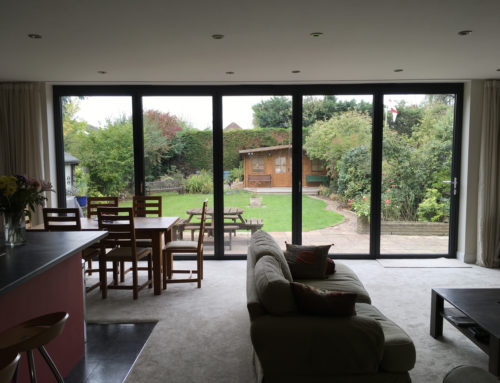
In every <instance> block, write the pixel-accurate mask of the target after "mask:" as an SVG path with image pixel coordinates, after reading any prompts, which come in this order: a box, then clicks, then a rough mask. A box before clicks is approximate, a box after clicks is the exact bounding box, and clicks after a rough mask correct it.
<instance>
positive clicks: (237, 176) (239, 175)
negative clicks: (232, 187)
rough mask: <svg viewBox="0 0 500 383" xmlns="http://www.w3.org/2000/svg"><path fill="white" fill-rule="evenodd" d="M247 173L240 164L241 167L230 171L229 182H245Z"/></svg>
mask: <svg viewBox="0 0 500 383" xmlns="http://www.w3.org/2000/svg"><path fill="white" fill-rule="evenodd" d="M244 174H245V171H244V170H243V166H242V165H241V164H240V167H238V168H234V169H231V170H230V171H229V181H231V182H235V181H236V180H239V181H243V177H244Z"/></svg>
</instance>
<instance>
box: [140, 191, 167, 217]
mask: <svg viewBox="0 0 500 383" xmlns="http://www.w3.org/2000/svg"><path fill="white" fill-rule="evenodd" d="M133 207H134V217H146V216H148V215H149V216H155V217H161V214H162V212H161V210H162V208H161V197H160V196H139V195H136V196H134V201H133Z"/></svg>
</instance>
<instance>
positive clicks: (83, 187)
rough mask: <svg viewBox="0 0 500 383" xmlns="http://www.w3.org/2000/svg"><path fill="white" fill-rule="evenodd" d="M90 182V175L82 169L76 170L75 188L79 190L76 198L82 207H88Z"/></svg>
mask: <svg viewBox="0 0 500 383" xmlns="http://www.w3.org/2000/svg"><path fill="white" fill-rule="evenodd" d="M88 181H89V175H88V173H86V172H84V171H83V169H82V168H80V167H77V168H76V169H75V186H76V189H77V194H75V197H76V200H77V201H78V204H79V205H80V206H81V207H85V206H87V193H88V186H87V185H88Z"/></svg>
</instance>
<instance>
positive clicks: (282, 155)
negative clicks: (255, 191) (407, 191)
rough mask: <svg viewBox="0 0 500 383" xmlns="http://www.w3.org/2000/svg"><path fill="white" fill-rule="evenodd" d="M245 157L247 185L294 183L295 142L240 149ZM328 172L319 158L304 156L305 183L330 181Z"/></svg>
mask: <svg viewBox="0 0 500 383" xmlns="http://www.w3.org/2000/svg"><path fill="white" fill-rule="evenodd" d="M239 153H240V156H241V158H242V159H243V169H244V181H243V182H244V183H243V186H244V187H291V186H292V145H279V146H268V147H263V148H254V149H245V150H240V151H239ZM328 180H329V178H328V176H327V175H326V170H325V168H324V167H323V164H322V163H321V161H319V160H311V159H310V158H309V157H308V156H307V154H306V153H305V152H304V153H303V156H302V185H303V186H319V185H321V184H327V183H328Z"/></svg>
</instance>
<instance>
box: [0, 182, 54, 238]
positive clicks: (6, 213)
mask: <svg viewBox="0 0 500 383" xmlns="http://www.w3.org/2000/svg"><path fill="white" fill-rule="evenodd" d="M46 191H54V190H53V189H52V185H51V184H50V182H44V181H39V180H36V179H33V178H29V177H25V176H21V175H14V176H2V177H0V212H2V213H3V221H4V228H5V244H6V245H7V246H11V247H14V246H18V245H22V244H23V243H24V242H26V216H28V217H31V211H33V210H35V208H36V207H37V206H43V205H44V203H45V201H46V200H47V197H46V196H45V192H46Z"/></svg>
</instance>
